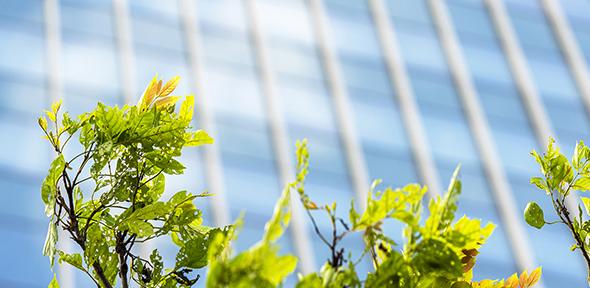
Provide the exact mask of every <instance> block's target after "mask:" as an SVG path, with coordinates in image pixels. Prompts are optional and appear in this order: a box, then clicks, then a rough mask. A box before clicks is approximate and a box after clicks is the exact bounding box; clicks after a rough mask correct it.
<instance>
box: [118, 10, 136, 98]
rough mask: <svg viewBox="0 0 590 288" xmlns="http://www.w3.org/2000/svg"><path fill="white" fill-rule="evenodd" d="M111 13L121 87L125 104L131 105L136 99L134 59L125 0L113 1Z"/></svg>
mask: <svg viewBox="0 0 590 288" xmlns="http://www.w3.org/2000/svg"><path fill="white" fill-rule="evenodd" d="M113 13H114V16H115V17H114V19H115V27H116V31H117V49H118V52H119V53H118V55H119V65H118V66H119V68H120V69H121V70H120V71H121V87H122V89H123V91H122V92H123V101H124V102H125V104H133V101H134V100H135V99H136V97H138V95H136V91H135V89H136V87H137V86H136V83H135V79H136V78H135V72H136V66H135V57H134V53H133V38H132V33H131V24H130V19H129V17H130V16H129V7H128V3H127V1H126V0H113Z"/></svg>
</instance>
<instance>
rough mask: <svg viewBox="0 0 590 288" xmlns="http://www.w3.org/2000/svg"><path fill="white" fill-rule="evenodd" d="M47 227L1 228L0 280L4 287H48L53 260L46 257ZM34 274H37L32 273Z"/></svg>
mask: <svg viewBox="0 0 590 288" xmlns="http://www.w3.org/2000/svg"><path fill="white" fill-rule="evenodd" d="M45 233H46V228H45V227H43V228H41V227H39V228H37V229H36V230H34V231H26V232H21V231H14V230H12V229H4V228H3V227H2V228H0V235H2V245H0V255H2V256H3V258H4V261H1V262H0V271H2V276H0V283H1V285H2V286H4V287H45V286H46V285H47V283H49V281H50V280H51V277H52V276H53V275H52V272H51V270H49V261H47V257H45V256H43V255H42V253H41V251H42V249H43V242H44V241H45ZM32 275H34V277H33V276H32Z"/></svg>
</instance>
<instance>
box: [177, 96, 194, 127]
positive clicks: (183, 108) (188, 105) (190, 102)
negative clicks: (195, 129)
mask: <svg viewBox="0 0 590 288" xmlns="http://www.w3.org/2000/svg"><path fill="white" fill-rule="evenodd" d="M194 110H195V97H194V96H193V95H190V96H186V98H185V99H184V101H183V102H182V104H181V105H180V111H179V112H178V113H179V115H180V120H183V121H185V122H190V121H191V120H192V119H193V111H194Z"/></svg>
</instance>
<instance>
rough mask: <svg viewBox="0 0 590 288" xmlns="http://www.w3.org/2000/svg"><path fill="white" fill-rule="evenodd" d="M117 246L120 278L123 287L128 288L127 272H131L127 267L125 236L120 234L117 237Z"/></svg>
mask: <svg viewBox="0 0 590 288" xmlns="http://www.w3.org/2000/svg"><path fill="white" fill-rule="evenodd" d="M116 238H117V246H116V247H115V251H116V252H117V254H119V278H121V287H122V288H128V287H129V283H128V282H127V271H128V270H129V266H127V257H125V255H126V254H127V248H126V247H125V235H124V234H120V233H118V235H117V237H116Z"/></svg>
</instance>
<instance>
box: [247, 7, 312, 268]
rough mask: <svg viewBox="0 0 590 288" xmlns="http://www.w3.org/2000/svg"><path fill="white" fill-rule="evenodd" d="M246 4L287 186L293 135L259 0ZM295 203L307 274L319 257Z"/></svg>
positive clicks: (294, 197) (295, 199) (294, 228)
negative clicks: (268, 44) (282, 100)
mask: <svg viewBox="0 0 590 288" xmlns="http://www.w3.org/2000/svg"><path fill="white" fill-rule="evenodd" d="M245 4H246V5H245V6H246V14H247V15H248V16H249V17H248V19H249V20H250V21H249V24H250V28H251V30H250V31H251V37H252V42H253V46H254V52H255V54H256V60H257V63H258V72H259V73H260V74H259V75H260V80H261V83H260V84H261V86H262V89H263V93H262V94H263V95H264V97H265V102H266V109H267V110H266V111H267V113H268V117H269V122H268V124H269V126H270V130H271V136H272V137H271V138H272V143H273V147H274V150H275V157H276V158H277V164H278V168H279V169H278V170H279V177H280V182H281V184H283V185H286V184H287V183H289V182H291V181H292V180H293V179H294V178H295V177H294V175H295V172H294V169H293V163H292V161H291V157H290V153H292V152H290V151H289V147H290V145H289V137H288V134H287V131H286V126H285V123H284V121H283V115H284V114H283V113H282V111H281V104H280V98H279V94H278V92H277V87H276V82H275V77H274V75H273V72H272V68H271V63H270V59H269V55H270V54H269V51H268V49H267V44H266V43H265V40H264V36H263V35H262V28H261V27H260V23H259V17H258V13H257V8H256V1H255V0H246V1H245ZM291 203H292V205H291V207H292V213H293V217H292V219H291V226H290V227H291V229H290V231H291V236H292V237H293V241H291V243H292V244H293V245H294V246H295V250H296V253H297V255H298V256H299V259H300V263H299V267H300V269H301V272H302V273H303V274H308V273H312V272H314V271H315V259H314V254H313V251H312V245H311V242H310V238H309V232H308V229H307V228H306V226H305V225H306V224H305V221H304V218H303V217H305V212H304V210H303V206H302V205H301V203H300V201H299V195H298V194H297V193H291Z"/></svg>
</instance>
